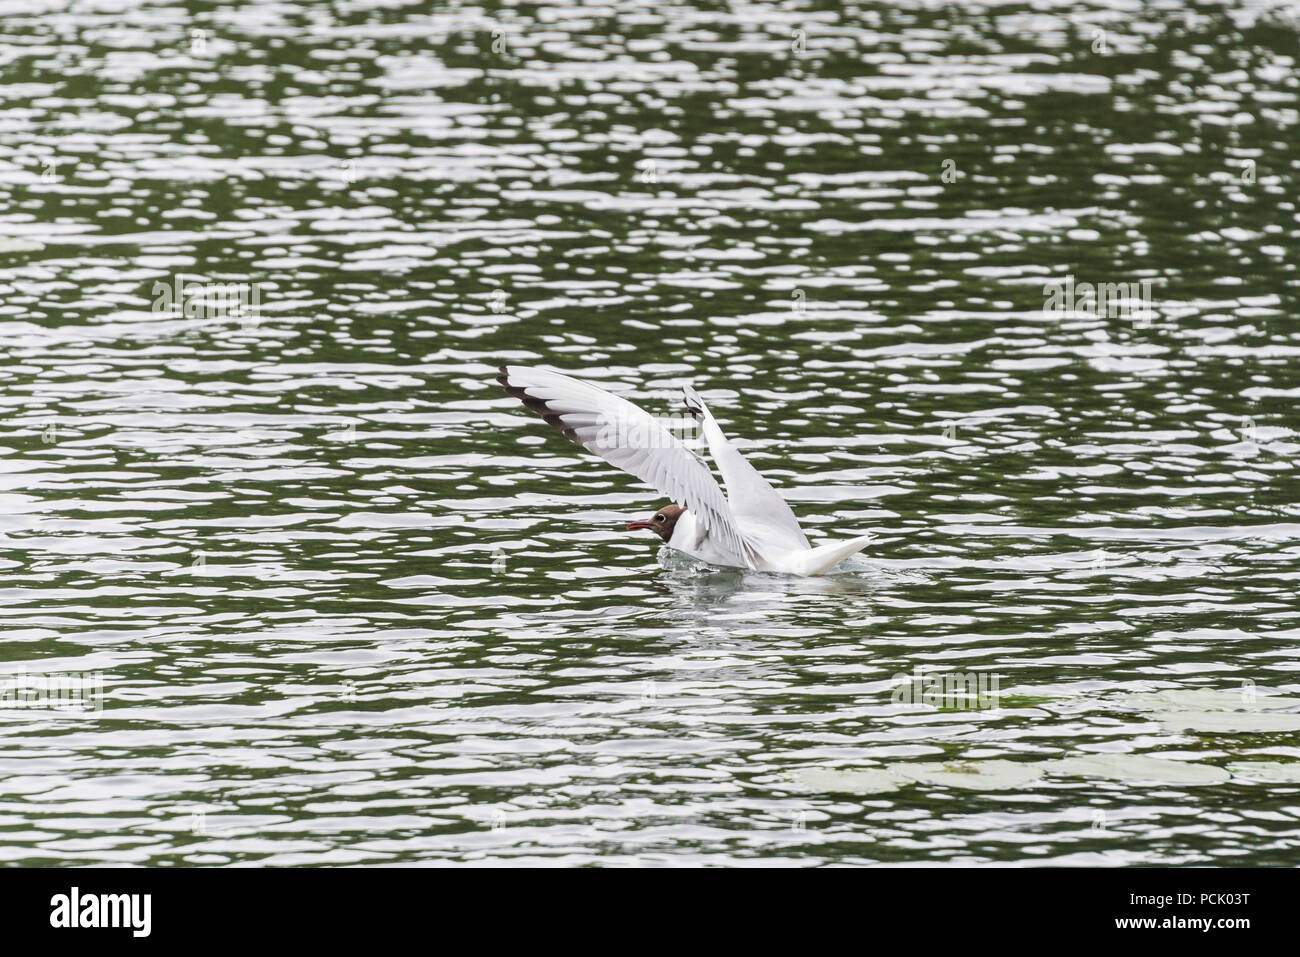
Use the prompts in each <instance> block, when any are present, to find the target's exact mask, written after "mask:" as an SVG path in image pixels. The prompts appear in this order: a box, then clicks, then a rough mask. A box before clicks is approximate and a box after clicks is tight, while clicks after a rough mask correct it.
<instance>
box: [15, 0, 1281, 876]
mask: <svg viewBox="0 0 1300 957" xmlns="http://www.w3.org/2000/svg"><path fill="white" fill-rule="evenodd" d="M4 12H5V24H6V30H5V36H4V37H3V38H2V39H0V71H3V80H4V82H3V85H2V86H0V89H2V90H3V96H4V99H3V102H0V196H2V198H3V199H4V201H5V202H4V206H3V210H4V211H3V212H0V403H3V406H4V412H5V414H4V426H3V446H4V454H3V456H0V543H2V544H3V545H4V549H3V551H0V596H2V597H3V601H2V602H0V616H3V617H0V627H3V634H4V639H5V640H4V641H3V642H0V658H2V659H3V660H0V672H3V674H2V675H0V677H5V678H6V680H7V682H8V683H7V684H5V686H4V687H5V688H8V689H10V690H11V691H12V696H11V697H10V698H9V699H8V700H7V701H4V702H0V704H3V705H8V706H6V707H3V708H0V735H2V736H3V737H2V738H0V741H2V746H0V767H2V768H3V772H4V773H3V776H2V777H0V795H2V796H0V801H2V802H3V812H2V813H0V835H2V836H3V840H0V854H2V855H3V860H4V861H5V862H8V863H25V864H34V863H78V864H87V863H147V864H226V863H249V862H256V863H269V864H278V865H293V864H317V865H335V864H353V863H420V862H434V861H466V862H478V863H498V862H502V861H512V862H534V863H552V864H576V863H590V862H600V863H647V862H656V861H668V862H674V863H726V862H730V861H739V860H753V859H763V860H768V861H775V862H779V863H787V864H807V865H815V864H820V863H825V862H829V861H839V862H850V863H900V862H923V863H952V862H960V863H967V862H983V861H999V862H1021V863H1023V862H1035V863H1036V862H1050V863H1057V864H1061V863H1065V864H1099V863H1106V864H1130V863H1131V864H1146V865H1150V864H1209V863H1223V864H1230V863H1237V864H1240V863H1256V864H1274V865H1277V864H1294V863H1295V860H1296V858H1295V854H1296V852H1295V848H1296V846H1297V840H1298V839H1300V822H1298V817H1300V813H1298V808H1300V794H1298V793H1297V781H1296V775H1295V773H1294V769H1295V767H1296V766H1297V764H1298V763H1300V745H1298V744H1297V739H1296V733H1297V731H1296V726H1295V724H1294V722H1295V714H1294V709H1289V710H1288V709H1286V708H1282V709H1275V710H1267V709H1265V710H1263V711H1261V710H1260V709H1258V708H1257V709H1255V710H1250V708H1248V707H1243V708H1237V707H1231V708H1228V707H1223V706H1221V705H1216V704H1213V702H1216V701H1221V699H1220V698H1203V697H1202V698H1197V699H1194V700H1193V699H1188V698H1185V697H1178V696H1185V695H1188V694H1196V695H1204V694H1205V693H1207V692H1214V693H1217V694H1218V695H1221V696H1222V695H1227V696H1229V698H1234V697H1237V698H1241V697H1242V696H1249V695H1251V694H1258V696H1259V700H1261V701H1262V700H1264V699H1265V696H1266V695H1269V694H1273V695H1282V696H1287V695H1291V696H1295V695H1300V683H1298V682H1297V681H1296V679H1295V646H1296V640H1297V637H1298V636H1300V622H1298V621H1297V612H1296V610H1295V600H1294V593H1295V584H1296V581H1297V570H1296V569H1297V559H1298V558H1300V506H1298V505H1297V498H1296V494H1295V489H1296V481H1295V480H1296V474H1295V472H1296V463H1297V457H1298V454H1300V436H1298V435H1297V426H1296V421H1295V416H1294V407H1295V399H1296V397H1297V395H1300V379H1298V378H1297V373H1296V369H1297V363H1296V358H1297V355H1300V334H1298V333H1297V331H1296V324H1295V322H1294V316H1295V315H1297V311H1298V310H1297V306H1298V303H1297V301H1296V295H1295V289H1296V261H1295V256H1294V254H1293V253H1294V246H1295V239H1296V207H1295V196H1296V194H1297V192H1298V190H1297V171H1300V153H1298V150H1300V137H1297V136H1296V129H1297V125H1298V123H1300V113H1298V112H1297V106H1296V93H1297V80H1296V71H1295V64H1296V56H1297V42H1296V41H1297V24H1298V23H1300V19H1298V18H1297V16H1296V14H1295V10H1294V7H1293V6H1291V5H1287V4H1281V3H1250V4H1240V5H1237V4H1233V5H1227V4H1199V5H1196V6H1194V7H1189V8H1182V7H1174V6H1155V7H1153V6H1151V5H1124V4H1121V5H1118V6H1116V5H1113V4H1112V5H1098V6H1090V5H1087V4H1078V5H1057V6H1053V7H1050V8H1049V7H1040V8H1033V9H1030V8H1026V7H1024V6H1023V5H1016V4H1004V3H999V2H996V0H993V2H981V3H976V4H973V5H972V4H965V5H961V6H960V7H954V6H951V5H948V6H942V5H933V4H922V5H914V6H905V7H902V8H899V7H898V6H897V5H887V4H871V3H868V4H860V5H856V6H852V5H851V6H848V7H844V8H843V9H840V8H832V9H823V8H820V7H817V8H814V7H802V8H799V7H790V6H787V5H776V4H753V5H748V6H740V7H726V8H714V7H711V6H709V5H690V4H688V5H685V6H682V5H678V6H674V7H671V8H664V7H661V6H655V5H647V4H640V3H631V4H622V3H620V4H617V5H613V6H606V7H591V6H585V7H584V6H578V5H572V6H563V5H561V6H542V7H536V8H534V7H517V6H510V5H498V4H495V3H488V4H485V5H479V6H475V7H462V6H458V5H452V6H446V5H442V4H437V5H433V4H411V5H407V6H402V7H400V8H398V7H388V6H384V5H372V4H365V3H362V4H349V5H342V6H338V5H334V6H327V5H321V4H314V3H292V2H289V3H282V2H276V3H269V2H266V3H262V2H256V3H249V4H241V5H239V6H229V7H211V8H204V9H202V10H197V11H196V10H193V9H191V8H189V7H181V6H167V5H166V4H162V5H159V4H151V5H143V4H137V3H133V2H126V3H115V4H107V5H105V4H98V5H97V4H85V3H68V2H60V0H53V2H50V3H44V4H37V5H36V6H35V7H33V6H32V5H30V4H29V5H25V6H24V5H16V4H8V5H6V8H5V10H4ZM1067 288H1068V290H1069V295H1068V297H1067V296H1066V292H1065V290H1066V289H1067ZM1085 289H1086V290H1087V292H1088V295H1084V292H1085ZM160 290H169V292H163V291H160ZM502 362H511V363H520V364H527V363H540V364H547V365H552V366H556V367H559V368H561V369H565V370H569V371H571V372H574V373H575V374H578V375H582V376H584V377H587V378H590V379H591V380H593V381H596V382H599V383H602V384H604V385H606V386H607V387H609V388H611V389H614V390H615V391H617V392H619V393H620V394H623V395H626V396H628V397H629V398H631V399H632V400H634V401H636V402H638V403H640V404H642V405H644V406H645V407H646V408H647V409H649V410H650V411H653V412H669V411H675V409H674V407H675V404H676V400H675V399H674V398H673V396H674V395H675V394H676V391H677V390H678V389H679V387H680V385H681V384H682V382H684V381H686V380H693V381H694V383H695V385H696V387H697V388H699V389H700V390H701V392H702V393H703V394H704V395H705V397H706V398H707V399H708V401H709V404H710V407H711V408H712V409H713V410H714V412H715V414H716V415H718V416H719V418H720V419H721V420H722V424H723V425H724V428H727V429H728V430H729V431H730V432H731V433H733V434H734V435H736V436H738V437H739V438H741V439H743V440H744V447H745V449H746V452H747V454H750V455H751V456H752V459H753V461H754V463H755V465H756V466H757V467H758V468H759V469H760V470H762V471H763V472H764V473H765V474H766V475H768V476H770V477H771V478H772V479H773V481H774V483H775V484H777V485H778V486H779V487H780V488H781V489H782V491H783V492H784V494H786V496H787V497H788V498H789V500H790V501H791V503H792V506H793V508H794V510H795V512H796V513H797V514H798V516H799V518H800V520H801V522H802V523H803V524H804V526H805V527H806V528H807V529H808V530H809V533H810V537H813V538H815V539H823V538H824V539H830V538H834V537H841V536H844V535H846V534H851V533H856V532H858V531H863V530H870V531H872V532H873V533H875V535H876V540H875V542H874V543H873V544H872V546H870V548H869V549H868V551H867V553H866V554H865V555H863V556H861V557H859V558H858V559H856V560H854V561H853V562H852V563H850V564H849V565H847V566H846V567H845V568H843V569H841V571H840V573H838V574H835V575H833V576H830V577H828V578H825V579H819V580H800V579H790V578H782V577H780V576H771V575H759V574H746V573H742V572H738V571H734V570H716V569H702V568H699V567H698V566H694V565H693V564H692V563H690V562H689V561H686V560H684V559H682V558H681V557H680V556H675V555H673V554H671V553H668V552H663V551H662V550H659V551H657V550H656V549H655V547H654V545H653V544H652V543H651V541H648V540H646V539H645V538H639V537H636V536H632V535H628V534H626V533H624V532H623V531H622V527H623V524H624V523H625V522H626V521H628V520H629V519H631V518H635V517H640V516H642V515H644V514H645V513H646V511H647V510H648V509H650V508H653V507H656V506H657V505H659V504H662V498H661V496H659V495H658V494H657V493H653V492H650V491H648V490H645V489H643V488H641V487H639V486H637V485H636V484H635V483H634V482H632V481H631V480H630V479H628V478H626V477H625V476H623V475H621V474H620V473H618V472H616V471H614V470H613V469H611V468H609V467H607V466H605V465H603V464H602V463H599V462H596V461H595V460H593V459H592V458H591V457H589V456H585V455H584V454H583V453H582V452H581V451H580V450H578V449H577V448H575V447H574V446H572V445H569V444H568V443H566V442H564V440H563V439H562V438H560V437H558V436H555V435H553V434H550V433H549V432H547V431H546V430H545V429H544V427H542V426H541V425H540V424H539V423H538V422H537V420H536V418H535V417H533V416H531V415H526V414H524V413H523V412H521V410H520V409H519V408H518V405H517V403H515V402H514V401H513V400H511V399H509V398H508V397H506V396H504V395H503V394H502V393H501V392H500V390H499V389H498V388H497V387H496V385H495V383H494V381H493V379H494V376H495V370H496V368H497V366H498V365H499V364H501V363H502ZM918 668H921V669H928V670H930V671H932V672H934V673H937V674H941V675H981V674H982V675H996V676H998V678H999V682H1000V685H1001V687H1002V688H1003V689H1004V691H1005V692H1006V693H1007V695H1006V697H1004V699H1003V701H1002V706H1001V707H999V708H997V709H955V710H954V709H939V708H929V707H925V706H922V707H919V708H918V707H913V706H901V705H899V704H897V703H896V702H894V701H892V700H891V691H892V689H893V688H894V687H895V684H896V681H895V676H896V675H899V674H904V675H910V674H914V673H915V672H916V669H918ZM50 675H64V676H99V677H100V678H102V681H103V685H102V693H100V692H93V694H94V695H97V697H95V702H96V704H95V706H94V707H90V708H88V709H85V710H74V709H72V708H69V707H63V706H61V704H60V702H61V701H62V700H63V699H58V700H56V699H55V698H53V697H51V696H50V695H51V693H52V692H51V686H50V685H49V683H48V680H47V682H46V684H45V685H44V686H39V687H38V685H39V682H40V681H41V680H43V679H47V678H48V676H50ZM88 687H89V686H88ZM20 688H21V689H24V690H22V692H21V695H20V692H19V689H20ZM42 688H43V690H41V689H42ZM1152 694H1154V695H1166V696H1167V695H1174V696H1175V698H1174V699H1172V700H1174V701H1176V702H1180V703H1179V704H1178V707H1172V708H1167V709H1165V710H1163V711H1162V710H1159V709H1156V710H1146V711H1143V710H1141V709H1132V708H1130V709H1127V710H1125V709H1124V708H1122V707H1119V706H1117V704H1116V702H1117V701H1119V700H1121V699H1122V698H1123V696H1125V695H1152ZM42 696H44V697H42ZM1243 700H1245V699H1244V698H1243ZM1207 701H1210V702H1211V704H1207V703H1206V702H1207ZM1243 716H1244V717H1243ZM1160 761H1163V762H1170V761H1178V762H1183V763H1184V765H1185V766H1186V767H1180V768H1177V769H1176V770H1179V771H1181V772H1182V776H1181V777H1179V776H1173V777H1170V776H1169V775H1170V773H1171V772H1170V771H1169V769H1168V767H1167V766H1166V765H1165V764H1155V765H1153V764H1151V762H1160ZM1060 762H1074V764H1061V763H1060ZM976 765H978V766H979V767H980V768H982V769H984V770H985V771H988V772H989V775H991V778H990V777H989V776H982V772H980V771H976V772H971V771H969V770H963V769H964V768H968V767H971V766H976ZM1192 766H1194V767H1195V768H1198V769H1210V770H1191V771H1188V770H1187V767H1192ZM1062 767H1064V768H1073V769H1074V770H1075V771H1079V772H1080V773H1069V774H1067V773H1058V772H1059V771H1060V769H1061V768H1062ZM1152 767H1154V768H1156V770H1157V771H1159V772H1161V773H1163V774H1165V775H1166V776H1165V777H1163V778H1162V777H1160V776H1159V775H1157V780H1154V782H1153V781H1152V780H1150V779H1149V777H1148V778H1144V777H1142V774H1147V775H1148V776H1149V775H1150V774H1151V773H1152V772H1151V770H1150V769H1151V768H1152ZM1046 768H1052V769H1056V770H1055V771H1053V772H1052V773H1048V772H1046V771H1044V770H1042V769H1046ZM886 769H891V770H888V771H886ZM898 769H902V770H898ZM1098 769H1100V771H1099V770H1098ZM872 774H897V775H902V776H904V777H905V778H906V783H905V784H904V785H902V786H898V787H893V788H891V789H882V790H874V789H872V788H866V787H861V786H855V787H848V788H845V787H842V786H841V785H842V784H843V782H844V780H846V776H847V780H849V781H850V782H851V783H852V782H856V783H857V785H860V784H861V782H862V781H863V780H864V778H863V777H862V776H863V775H866V776H868V777H869V776H870V775H872ZM855 775H856V776H857V777H854V776H855ZM963 775H964V776H963ZM1135 775H1136V777H1135ZM972 777H974V778H976V779H977V780H972ZM873 780H874V779H873ZM892 780H893V779H892V778H891V781H892ZM837 782H839V783H837ZM1008 782H1010V784H1008ZM895 783H896V782H895Z"/></svg>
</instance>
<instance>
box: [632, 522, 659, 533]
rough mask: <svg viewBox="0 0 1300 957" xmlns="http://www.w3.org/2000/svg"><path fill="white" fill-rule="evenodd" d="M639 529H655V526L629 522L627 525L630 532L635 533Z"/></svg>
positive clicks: (646, 523) (648, 523)
mask: <svg viewBox="0 0 1300 957" xmlns="http://www.w3.org/2000/svg"><path fill="white" fill-rule="evenodd" d="M639 528H654V525H653V524H651V523H650V522H628V523H627V530H628V531H629V532H634V531H636V530H637V529H639Z"/></svg>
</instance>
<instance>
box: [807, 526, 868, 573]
mask: <svg viewBox="0 0 1300 957" xmlns="http://www.w3.org/2000/svg"><path fill="white" fill-rule="evenodd" d="M872 537H873V536H871V535H859V536H858V537H857V538H849V539H845V540H844V541H842V542H831V543H830V544H829V545H818V546H817V547H816V548H810V549H808V551H806V552H800V553H799V555H798V556H797V557H796V558H795V561H794V568H793V569H792V571H793V572H794V573H795V574H796V575H824V574H826V573H827V572H828V571H830V570H831V569H832V568H834V567H835V566H836V565H838V564H839V563H840V562H842V561H844V559H846V558H848V557H849V556H850V555H856V554H857V553H858V552H860V551H862V549H864V548H866V547H867V542H869V541H871V539H872Z"/></svg>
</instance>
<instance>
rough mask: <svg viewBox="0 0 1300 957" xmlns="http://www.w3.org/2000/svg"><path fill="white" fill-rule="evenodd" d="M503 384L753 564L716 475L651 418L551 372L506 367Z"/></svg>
mask: <svg viewBox="0 0 1300 957" xmlns="http://www.w3.org/2000/svg"><path fill="white" fill-rule="evenodd" d="M497 381H498V382H500V383H501V384H502V385H503V386H505V390H506V391H507V392H508V393H510V394H511V395H512V396H514V397H515V398H517V399H519V400H520V401H521V402H523V404H524V405H526V406H528V408H530V409H532V410H533V411H534V412H536V413H538V414H539V415H540V416H541V417H542V418H544V419H545V420H546V421H547V422H549V423H550V424H551V425H553V426H555V427H556V428H557V429H559V430H560V431H561V432H563V433H564V434H565V435H567V436H568V437H569V438H570V439H572V440H573V441H574V442H576V443H578V444H579V445H581V446H582V447H583V448H585V449H587V450H589V451H591V452H595V453H596V454H597V455H599V456H600V457H601V458H603V459H604V460H605V461H606V462H609V463H610V464H611V465H615V466H617V467H618V468H620V469H622V470H623V471H624V472H628V473H630V474H632V475H635V476H636V477H637V478H639V479H640V480H641V481H643V482H645V483H646V484H647V485H649V486H650V487H651V488H654V489H657V490H658V491H659V492H662V493H663V494H664V495H667V496H668V497H669V498H671V499H672V500H673V501H674V502H677V503H679V504H681V505H684V506H686V508H687V509H689V510H690V511H691V512H692V513H694V515H695V519H696V521H697V522H698V523H699V524H700V525H701V526H702V527H703V528H704V529H705V530H706V531H707V532H708V533H709V538H710V539H711V540H712V541H713V542H714V544H716V545H717V546H718V547H720V548H724V549H726V550H727V551H729V552H731V553H733V554H734V555H736V556H737V557H739V558H741V559H743V560H744V564H747V565H751V566H752V565H753V564H754V559H755V553H754V549H753V546H752V545H751V544H750V543H749V541H747V540H746V538H745V536H743V535H742V534H741V533H740V530H739V528H738V527H737V525H736V520H735V516H734V515H733V514H732V510H731V507H730V506H729V505H728V503H727V498H726V496H725V495H723V493H722V489H721V488H720V487H719V486H718V482H717V480H716V479H715V478H714V477H713V472H712V471H710V469H709V467H708V465H707V464H705V462H704V460H703V459H701V458H700V457H699V456H698V455H696V454H695V453H694V452H692V451H691V450H690V449H688V448H687V447H686V446H685V445H683V444H682V443H681V442H680V441H679V440H678V439H677V438H676V437H675V436H673V435H672V433H670V432H669V431H668V430H667V429H665V428H664V427H663V426H662V425H661V424H660V423H659V422H657V421H655V418H654V417H653V416H652V415H650V414H649V413H647V412H645V411H643V410H641V409H639V408H637V407H636V406H635V405H633V404H632V403H631V402H629V401H627V400H626V399H620V398H619V397H618V396H616V395H614V394H612V393H610V392H606V391H605V390H604V389H601V388H598V387H597V386H594V385H589V384H588V383H586V382H579V381H578V380H577V379H573V378H570V377H569V376H567V375H561V374H560V373H558V372H551V371H549V370H546V369H534V368H529V367H525V366H502V367H501V375H499V376H497ZM737 454H738V453H737Z"/></svg>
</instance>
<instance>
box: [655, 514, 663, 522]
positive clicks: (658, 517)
mask: <svg viewBox="0 0 1300 957" xmlns="http://www.w3.org/2000/svg"><path fill="white" fill-rule="evenodd" d="M663 520H664V517H663V516H662V515H656V516H655V521H656V522H662V521H663Z"/></svg>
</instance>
